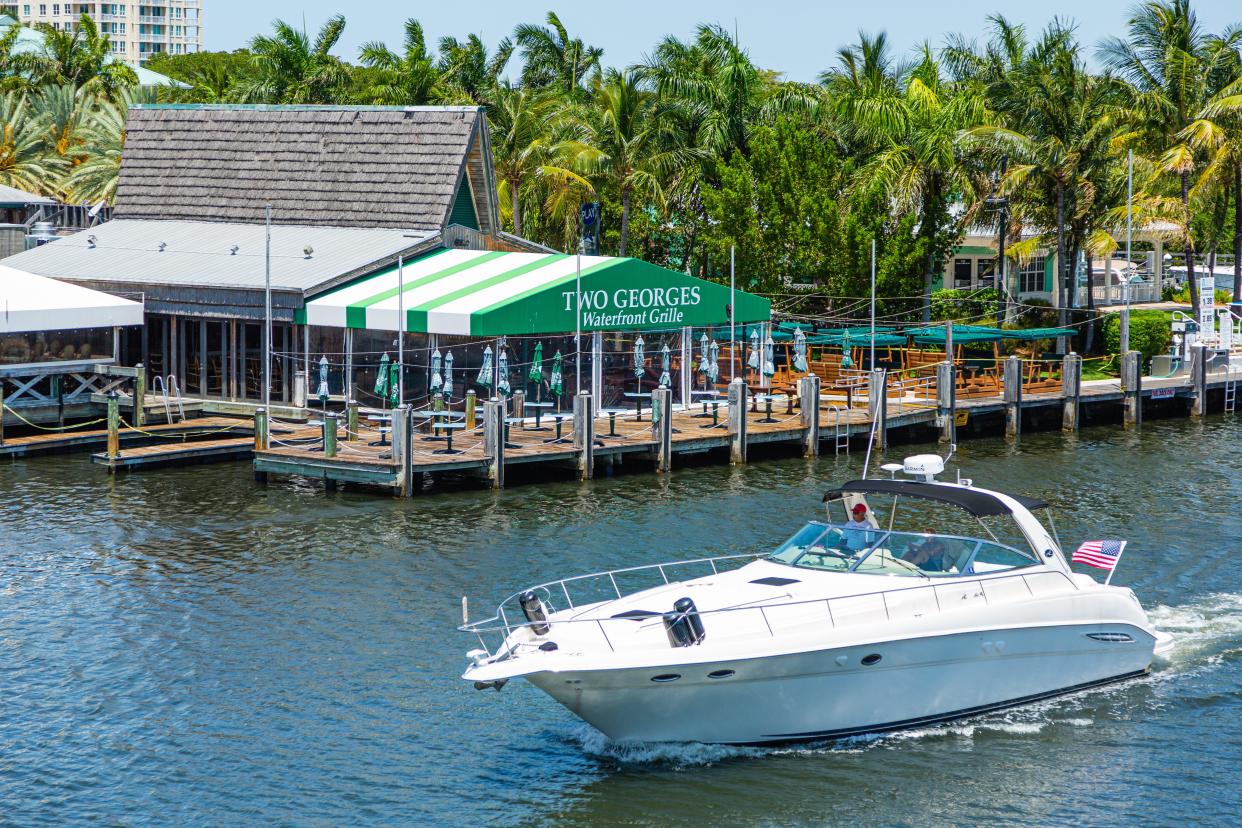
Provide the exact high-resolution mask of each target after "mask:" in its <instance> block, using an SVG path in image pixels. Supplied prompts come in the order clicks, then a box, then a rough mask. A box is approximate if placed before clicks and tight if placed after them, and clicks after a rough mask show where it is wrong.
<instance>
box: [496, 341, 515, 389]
mask: <svg viewBox="0 0 1242 828" xmlns="http://www.w3.org/2000/svg"><path fill="white" fill-rule="evenodd" d="M497 365H498V366H499V367H498V370H499V372H500V379H498V380H496V391H497V392H499V393H501V394H504V395H505V396H506V397H507V396H509V395H510V394H512V393H513V388H512V386H510V385H509V350H508V349H507V348H505V346H504V345H501V346H500V357H499V361H498V363H497Z"/></svg>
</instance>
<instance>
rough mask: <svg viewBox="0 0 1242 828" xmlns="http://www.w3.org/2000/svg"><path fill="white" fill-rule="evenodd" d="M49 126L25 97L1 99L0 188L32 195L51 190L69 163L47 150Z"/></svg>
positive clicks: (13, 94)
mask: <svg viewBox="0 0 1242 828" xmlns="http://www.w3.org/2000/svg"><path fill="white" fill-rule="evenodd" d="M49 125H50V119H49V118H48V117H47V116H46V115H42V114H40V113H38V112H36V111H35V110H34V108H33V107H32V106H31V103H30V99H29V98H28V97H27V96H26V95H24V94H22V93H20V92H6V93H4V94H3V95H0V184H3V185H5V186H8V187H16V188H17V189H19V190H26V191H27V192H31V193H48V192H49V191H50V190H51V186H50V183H51V182H52V181H55V180H56V179H57V178H58V177H59V175H60V173H61V171H62V170H63V169H64V168H65V166H66V163H65V161H64V159H62V158H60V157H58V156H56V155H55V154H53V153H50V152H48V150H47V143H46V139H47V134H48V129H49Z"/></svg>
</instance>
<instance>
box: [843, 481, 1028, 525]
mask: <svg viewBox="0 0 1242 828" xmlns="http://www.w3.org/2000/svg"><path fill="white" fill-rule="evenodd" d="M847 494H890V495H896V496H898V497H914V498H919V499H920V500H935V501H937V502H940V503H948V504H950V505H952V506H957V507H958V508H959V509H964V510H966V511H967V512H970V513H971V514H972V515H974V516H975V517H994V516H996V515H1011V514H1013V510H1012V509H1010V508H1009V506H1008V505H1007V504H1006V503H1005V502H1004V501H1003V500H1001V499H1000V498H999V497H997V496H996V495H995V494H993V493H992V492H988V491H985V490H983V489H972V488H968V487H966V486H946V485H943V484H939V483H923V482H920V481H917V480H851V481H850V482H848V483H845V484H842V486H841V487H840V488H837V489H830V490H828V491H827V492H825V493H824V502H825V503H827V502H828V501H830V500H840V499H841V498H843V497H844V496H845V495H847ZM1007 497H1010V498H1012V499H1014V500H1016V501H1017V502H1018V503H1020V504H1021V505H1022V506H1025V507H1026V508H1027V509H1044V508H1047V506H1048V504H1047V503H1045V502H1044V501H1042V500H1036V499H1034V498H1030V497H1020V496H1018V495H1007Z"/></svg>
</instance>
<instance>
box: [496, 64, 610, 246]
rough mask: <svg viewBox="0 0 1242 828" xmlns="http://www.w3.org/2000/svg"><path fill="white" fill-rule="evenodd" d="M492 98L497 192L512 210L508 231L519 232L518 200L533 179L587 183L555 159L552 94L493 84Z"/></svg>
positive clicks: (520, 201)
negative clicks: (510, 225) (493, 94)
mask: <svg viewBox="0 0 1242 828" xmlns="http://www.w3.org/2000/svg"><path fill="white" fill-rule="evenodd" d="M495 97H496V101H495V103H493V104H492V105H491V106H490V107H488V110H487V120H488V126H489V132H490V135H491V144H492V157H493V159H494V165H495V169H496V179H497V188H496V189H497V194H498V197H499V199H500V201H501V203H502V204H504V203H505V202H506V201H507V202H508V205H509V209H510V211H511V212H512V214H513V232H514V234H515V235H518V236H521V235H522V233H523V220H522V213H523V199H524V197H525V196H526V195H527V193H526V190H527V188H528V187H529V185H531V184H532V183H534V182H535V181H536V180H537V179H543V180H546V181H547V182H549V183H550V184H553V183H555V184H557V185H558V186H561V188H562V190H563V189H564V186H576V187H578V188H581V187H582V186H585V188H586V189H587V190H590V184H589V183H587V182H586V181H585V180H583V179H581V177H579V176H578V175H577V174H576V173H573V172H572V171H570V170H568V169H565V168H564V167H562V166H560V165H558V164H556V163H554V147H555V145H556V135H555V132H554V127H555V124H554V121H557V120H558V118H557V114H558V113H557V106H558V103H559V101H558V100H557V99H556V98H555V97H554V96H552V95H549V94H542V95H541V94H539V93H536V92H533V91H531V90H529V89H523V88H520V87H513V86H509V85H507V84H506V85H502V86H500V87H498V88H497V89H496V92H495Z"/></svg>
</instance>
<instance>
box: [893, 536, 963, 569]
mask: <svg viewBox="0 0 1242 828" xmlns="http://www.w3.org/2000/svg"><path fill="white" fill-rule="evenodd" d="M901 559H902V560H903V561H909V562H910V563H912V564H914V565H915V566H917V567H918V568H919V569H921V570H923V571H924V572H947V571H948V569H949V567H950V566H952V565H953V559H952V558H951V557H950V556H949V554H948V550H947V549H946V548H945V545H944V541H942V540H941V539H940V538H928V539H927V540H925V541H923V542H922V543H921V544H919V545H918V546H912V547H910V548H909V549H907V550H906V554H904V555H902V556H901Z"/></svg>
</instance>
